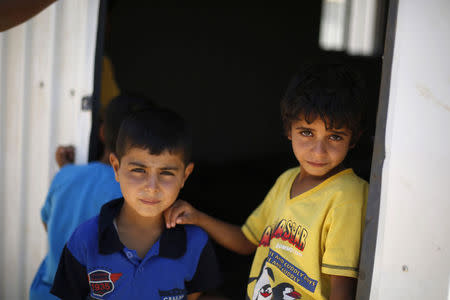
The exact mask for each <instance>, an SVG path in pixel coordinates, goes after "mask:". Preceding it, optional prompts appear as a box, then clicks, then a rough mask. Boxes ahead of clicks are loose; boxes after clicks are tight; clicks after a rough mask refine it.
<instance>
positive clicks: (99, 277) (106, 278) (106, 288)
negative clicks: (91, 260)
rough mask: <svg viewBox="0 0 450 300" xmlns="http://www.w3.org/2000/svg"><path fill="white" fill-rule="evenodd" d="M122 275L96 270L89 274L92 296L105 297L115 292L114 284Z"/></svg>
mask: <svg viewBox="0 0 450 300" xmlns="http://www.w3.org/2000/svg"><path fill="white" fill-rule="evenodd" d="M120 276H122V273H110V272H108V271H105V270H95V271H92V272H90V273H89V274H88V277H89V286H90V287H91V293H92V296H98V297H103V296H104V295H106V294H109V293H111V292H112V291H114V283H115V282H116V281H117V280H118V279H119V278H120Z"/></svg>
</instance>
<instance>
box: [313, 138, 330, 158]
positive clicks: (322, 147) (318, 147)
mask: <svg viewBox="0 0 450 300" xmlns="http://www.w3.org/2000/svg"><path fill="white" fill-rule="evenodd" d="M312 151H313V153H315V154H318V155H321V154H325V153H326V152H327V142H326V141H325V140H323V139H318V140H316V141H315V142H314V145H313V148H312Z"/></svg>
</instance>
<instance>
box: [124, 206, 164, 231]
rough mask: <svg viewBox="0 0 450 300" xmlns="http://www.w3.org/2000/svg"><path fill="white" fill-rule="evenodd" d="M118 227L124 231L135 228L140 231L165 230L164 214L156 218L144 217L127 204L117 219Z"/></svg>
mask: <svg viewBox="0 0 450 300" xmlns="http://www.w3.org/2000/svg"><path fill="white" fill-rule="evenodd" d="M116 222H117V226H118V227H121V228H123V229H125V228H133V229H134V230H139V231H153V232H155V231H160V232H162V230H163V229H164V219H163V216H162V214H161V215H158V216H155V217H143V216H141V215H139V214H138V213H137V212H136V211H135V210H134V209H133V208H131V207H130V206H128V205H127V203H126V202H125V203H124V204H123V206H122V209H121V211H120V213H119V215H118V216H117V219H116Z"/></svg>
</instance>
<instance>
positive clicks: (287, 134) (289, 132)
mask: <svg viewBox="0 0 450 300" xmlns="http://www.w3.org/2000/svg"><path fill="white" fill-rule="evenodd" d="M286 136H287V138H288V140H290V141H292V134H291V129H290V128H289V130H288V132H287V133H286Z"/></svg>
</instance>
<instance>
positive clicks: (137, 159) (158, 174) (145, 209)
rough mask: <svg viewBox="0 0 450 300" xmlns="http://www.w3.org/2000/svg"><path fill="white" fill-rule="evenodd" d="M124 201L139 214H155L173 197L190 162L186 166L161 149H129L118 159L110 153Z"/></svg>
mask: <svg viewBox="0 0 450 300" xmlns="http://www.w3.org/2000/svg"><path fill="white" fill-rule="evenodd" d="M110 161H111V165H112V166H113V168H114V173H115V175H116V180H117V181H118V182H119V183H120V188H121V190H122V195H123V197H124V199H125V204H124V205H128V206H130V207H131V208H133V209H134V210H135V211H136V212H137V213H138V214H139V215H141V216H143V217H158V216H160V215H161V214H162V212H163V211H164V210H166V209H167V208H168V207H169V206H170V205H172V203H173V202H174V201H175V200H176V199H177V196H178V193H179V191H180V189H181V188H182V187H183V185H184V182H185V181H186V179H187V178H188V177H189V175H190V174H191V172H192V170H193V168H194V165H193V164H192V163H190V164H188V165H187V166H186V167H185V165H184V162H183V161H182V158H181V155H178V154H171V153H169V152H168V151H164V152H162V153H161V154H159V155H153V154H150V152H149V151H148V150H144V149H139V148H131V149H129V150H128V152H127V153H126V154H125V155H124V156H122V159H121V161H120V162H119V160H118V159H117V157H116V156H115V155H114V154H111V156H110Z"/></svg>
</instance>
